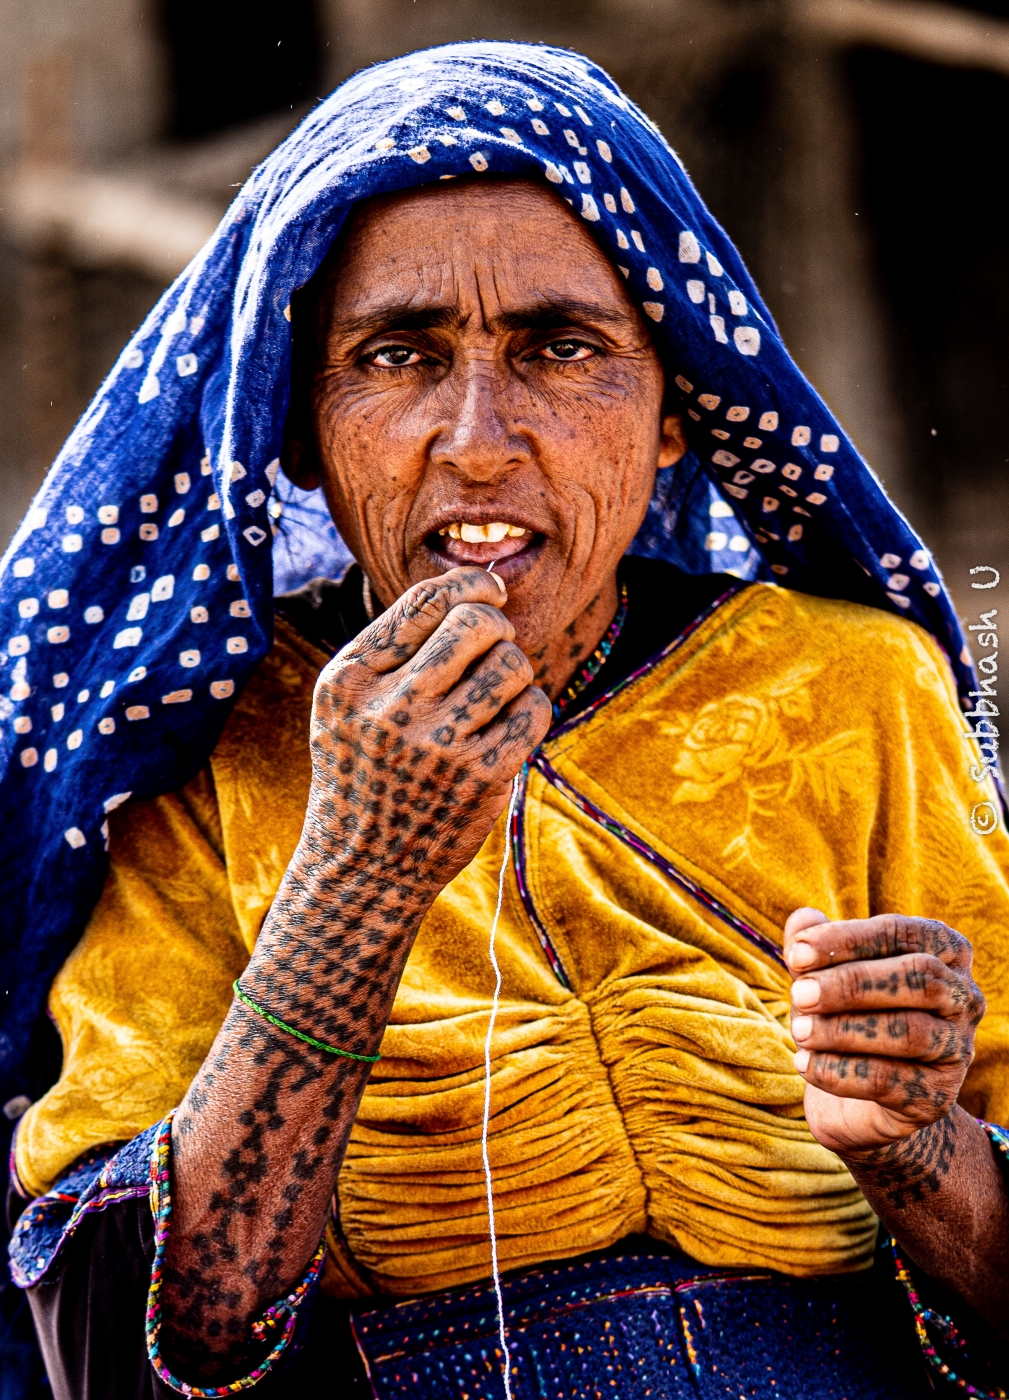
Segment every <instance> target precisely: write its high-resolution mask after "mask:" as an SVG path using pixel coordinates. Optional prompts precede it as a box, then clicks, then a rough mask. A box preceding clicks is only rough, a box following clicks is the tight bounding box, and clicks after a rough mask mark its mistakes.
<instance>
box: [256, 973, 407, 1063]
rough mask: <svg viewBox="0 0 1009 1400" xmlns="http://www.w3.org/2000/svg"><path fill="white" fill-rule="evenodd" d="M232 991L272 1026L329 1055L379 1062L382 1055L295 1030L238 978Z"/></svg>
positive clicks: (365, 1061)
mask: <svg viewBox="0 0 1009 1400" xmlns="http://www.w3.org/2000/svg"><path fill="white" fill-rule="evenodd" d="M232 991H233V992H234V993H235V996H236V997H237V998H238V1000H239V1001H244V1002H245V1004H246V1006H248V1007H250V1008H251V1009H252V1010H253V1011H254V1012H255V1013H256V1015H257V1016H262V1018H263V1020H264V1021H269V1023H270V1025H271V1026H276V1027H277V1029H278V1030H279V1031H287V1034H288V1035H293V1036H294V1038H295V1039H296V1040H303V1041H304V1042H305V1044H306V1045H312V1046H314V1047H315V1049H316V1050H325V1052H326V1054H327V1055H342V1056H343V1057H344V1058H345V1059H348V1060H361V1061H362V1062H363V1063H364V1064H366V1065H375V1064H378V1062H379V1060H380V1059H381V1058H382V1056H381V1055H356V1054H355V1053H354V1051H353V1050H341V1049H339V1048H338V1046H336V1045H327V1044H326V1042H325V1041H324V1040H316V1039H315V1038H314V1036H310V1035H306V1034H305V1032H304V1031H298V1030H295V1028H294V1027H293V1026H289V1025H288V1024H287V1022H286V1021H281V1020H279V1019H278V1018H277V1017H276V1016H271V1015H270V1013H269V1011H267V1009H266V1007H265V1006H260V1004H259V1002H258V1001H253V1000H252V998H251V997H250V996H246V994H245V992H243V991H242V989H241V987H240V986H239V985H238V978H237V977H236V978H235V981H234V982H233V983H232Z"/></svg>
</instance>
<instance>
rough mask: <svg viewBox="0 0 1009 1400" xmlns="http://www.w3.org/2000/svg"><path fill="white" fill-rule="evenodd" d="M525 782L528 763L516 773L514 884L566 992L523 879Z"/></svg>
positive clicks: (565, 979)
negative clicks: (517, 774) (517, 791)
mask: <svg viewBox="0 0 1009 1400" xmlns="http://www.w3.org/2000/svg"><path fill="white" fill-rule="evenodd" d="M528 781H529V764H528V763H523V765H522V771H521V773H520V774H519V795H518V801H517V802H516V803H515V809H514V811H513V812H512V821H511V842H512V852H513V854H514V857H515V883H516V885H517V886H518V891H519V898H520V899H521V901H522V908H523V909H524V910H525V912H526V917H527V918H528V920H529V922H530V923H531V924H532V926H533V929H534V931H535V933H536V937H537V938H538V939H539V941H540V946H541V947H542V949H543V951H544V953H545V954H546V959H547V962H548V963H549V964H550V970H551V971H552V972H553V974H554V976H555V977H556V978H557V981H558V982H559V983H560V984H561V986H562V987H563V988H564V989H565V991H568V992H570V991H571V990H572V987H571V982H570V980H569V979H568V975H567V973H566V972H565V971H564V964H563V963H562V962H561V960H560V956H559V955H558V952H557V949H556V948H555V947H554V945H553V944H552V943H551V941H550V935H549V934H548V933H547V931H546V929H545V928H544V927H543V924H542V922H541V921H540V916H539V913H538V912H537V909H536V905H535V903H534V902H533V897H532V892H531V891H530V889H529V881H528V879H527V878H526V845H525V839H524V832H523V828H524V823H525V802H526V787H527V786H528Z"/></svg>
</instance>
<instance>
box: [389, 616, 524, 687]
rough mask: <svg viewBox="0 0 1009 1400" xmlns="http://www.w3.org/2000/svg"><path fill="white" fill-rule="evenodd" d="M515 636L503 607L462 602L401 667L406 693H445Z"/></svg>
mask: <svg viewBox="0 0 1009 1400" xmlns="http://www.w3.org/2000/svg"><path fill="white" fill-rule="evenodd" d="M514 636H515V629H514V627H513V626H512V624H511V623H510V622H509V621H508V619H507V618H506V617H505V615H504V613H503V612H502V611H501V609H500V608H492V607H491V606H490V605H489V604H488V603H462V604H460V605H459V606H458V607H455V608H453V609H452V611H451V612H450V613H449V614H448V616H447V617H446V618H445V621H444V622H442V623H441V625H440V626H439V627H438V628H437V630H436V631H435V632H434V633H433V635H432V636H430V637H429V638H428V639H427V641H426V642H425V643H424V645H423V646H422V647H421V648H420V650H419V651H418V652H417V654H416V656H414V657H413V659H412V660H411V661H409V662H408V663H407V664H406V665H405V666H404V667H403V668H402V671H401V672H400V675H401V676H402V687H403V689H404V692H405V691H409V694H410V695H411V696H424V697H427V698H435V697H441V696H443V695H444V694H445V693H446V692H447V691H448V690H450V689H451V688H452V686H454V685H456V684H457V683H458V681H459V680H460V679H461V678H462V676H463V675H464V673H465V672H466V670H467V668H468V667H470V666H472V665H473V664H474V662H476V661H478V660H479V659H480V657H482V656H484V655H486V653H487V652H489V651H490V649H491V648H492V647H493V646H495V645H496V643H498V642H502V641H508V642H510V641H512V639H513V638H514ZM530 679H531V670H530ZM397 680H399V677H397Z"/></svg>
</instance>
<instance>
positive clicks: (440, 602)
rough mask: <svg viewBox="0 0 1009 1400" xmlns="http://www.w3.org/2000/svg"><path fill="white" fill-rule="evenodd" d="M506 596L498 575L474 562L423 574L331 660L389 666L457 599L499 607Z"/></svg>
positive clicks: (410, 651)
mask: <svg viewBox="0 0 1009 1400" xmlns="http://www.w3.org/2000/svg"><path fill="white" fill-rule="evenodd" d="M506 601H507V594H506V593H505V592H504V588H503V581H502V580H501V579H499V578H498V576H497V575H496V574H489V573H488V572H487V571H486V569H478V568H461V569H450V570H449V572H448V573H447V574H442V575H441V577H440V578H432V579H425V580H424V581H423V582H422V583H415V584H414V585H413V587H412V588H408V589H407V591H406V592H405V593H404V594H403V596H402V597H401V598H398V599H397V600H396V602H395V603H393V605H392V607H391V608H389V609H388V610H387V611H386V612H384V613H383V614H382V616H381V617H378V618H376V619H375V621H374V622H373V623H371V625H370V626H368V627H366V628H365V629H364V631H363V632H361V633H359V634H358V636H357V637H355V638H354V640H353V641H352V642H350V643H349V644H348V645H347V646H346V647H344V649H343V651H341V652H340V653H339V654H338V656H337V657H335V658H334V661H336V662H337V663H343V664H346V662H348V661H357V662H361V663H363V664H364V665H365V666H367V667H368V668H369V670H371V671H373V672H375V673H376V674H383V673H384V672H386V671H394V670H395V669H396V668H397V667H398V666H402V665H403V663H404V661H408V660H409V659H410V657H411V656H414V655H415V654H416V652H418V651H419V650H420V648H421V647H422V646H423V645H424V643H425V642H426V641H427V639H428V637H430V636H431V634H432V633H433V632H434V631H435V630H436V629H437V628H438V627H439V626H440V625H441V623H442V622H444V620H445V618H446V617H447V616H448V615H449V613H450V612H451V611H452V609H453V608H455V607H458V606H459V605H460V604H461V603H489V604H491V605H492V606H493V607H496V608H500V607H502V606H503V605H504V603H505V602H506ZM332 664H333V663H332V662H331V663H330V665H332Z"/></svg>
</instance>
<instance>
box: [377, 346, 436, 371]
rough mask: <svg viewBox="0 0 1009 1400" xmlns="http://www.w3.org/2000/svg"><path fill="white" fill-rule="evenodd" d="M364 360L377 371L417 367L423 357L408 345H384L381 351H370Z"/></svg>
mask: <svg viewBox="0 0 1009 1400" xmlns="http://www.w3.org/2000/svg"><path fill="white" fill-rule="evenodd" d="M366 358H367V361H368V363H369V364H371V365H375V366H377V368H378V369H408V368H409V367H410V366H411V365H419V364H420V362H421V359H422V358H423V356H422V355H421V354H420V351H419V350H413V349H411V347H410V346H409V345H385V346H383V347H382V349H381V350H372V352H371V354H370V355H368V356H367V357H366Z"/></svg>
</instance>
